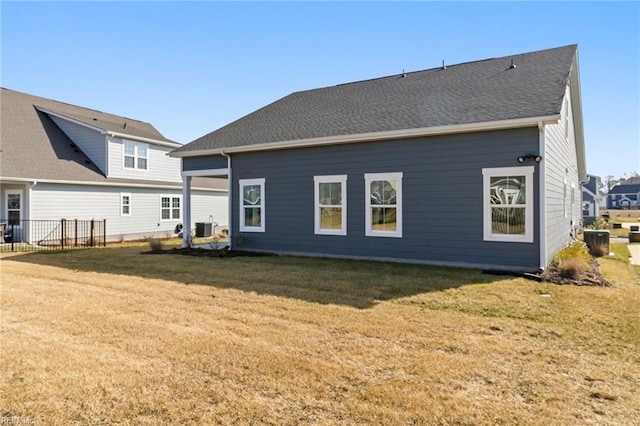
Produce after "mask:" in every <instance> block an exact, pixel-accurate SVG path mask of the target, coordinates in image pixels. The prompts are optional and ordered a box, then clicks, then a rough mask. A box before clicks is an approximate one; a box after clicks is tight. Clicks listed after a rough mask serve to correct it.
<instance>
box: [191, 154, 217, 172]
mask: <svg viewBox="0 0 640 426" xmlns="http://www.w3.org/2000/svg"><path fill="white" fill-rule="evenodd" d="M227 165H228V164H227V159H226V158H225V157H223V156H222V155H205V156H202V157H187V158H183V159H182V171H183V172H191V171H194V170H210V169H226V168H227Z"/></svg>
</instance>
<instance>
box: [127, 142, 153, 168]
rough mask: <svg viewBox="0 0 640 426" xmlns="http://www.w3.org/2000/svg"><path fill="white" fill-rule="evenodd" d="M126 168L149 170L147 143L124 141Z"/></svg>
mask: <svg viewBox="0 0 640 426" xmlns="http://www.w3.org/2000/svg"><path fill="white" fill-rule="evenodd" d="M123 144H124V147H123V149H124V151H123V152H124V168H125V169H139V170H147V165H148V164H147V163H148V152H149V148H148V146H147V144H144V143H136V142H130V141H124V142H123Z"/></svg>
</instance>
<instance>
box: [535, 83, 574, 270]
mask: <svg viewBox="0 0 640 426" xmlns="http://www.w3.org/2000/svg"><path fill="white" fill-rule="evenodd" d="M570 96H571V93H570V90H569V87H568V86H567V90H566V100H565V102H564V104H563V107H562V113H561V114H560V115H561V119H560V122H559V123H558V124H552V125H547V126H546V127H545V142H546V143H545V145H546V147H545V154H544V158H545V162H546V165H545V167H546V188H545V215H546V226H545V229H546V241H547V253H546V263H547V264H548V263H549V262H551V260H552V258H553V255H554V254H555V253H556V252H557V251H558V250H560V249H561V248H562V247H563V246H564V245H565V244H567V242H568V241H570V239H571V234H572V233H575V229H574V228H575V227H576V226H578V225H579V223H578V221H579V220H580V218H581V217H582V203H581V197H582V185H581V183H580V179H579V176H578V170H577V168H576V164H577V159H576V143H575V136H574V129H573V121H572V119H571V117H572V114H573V112H572V111H571V97H570ZM567 109H568V111H567ZM567 117H569V120H567V119H566V118H567ZM567 126H568V128H567V130H566V133H565V127H567ZM565 135H566V136H565ZM565 182H566V185H567V195H566V196H567V197H568V198H569V197H571V186H572V185H573V187H574V188H575V190H574V191H573V194H574V199H573V200H571V199H565V195H564V186H565ZM572 201H573V211H571V206H572ZM565 206H567V207H568V210H567V214H566V216H567V217H565Z"/></svg>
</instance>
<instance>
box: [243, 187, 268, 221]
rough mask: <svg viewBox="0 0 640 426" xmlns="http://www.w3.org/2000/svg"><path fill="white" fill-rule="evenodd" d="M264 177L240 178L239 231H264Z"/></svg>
mask: <svg viewBox="0 0 640 426" xmlns="http://www.w3.org/2000/svg"><path fill="white" fill-rule="evenodd" d="M264 182H265V180H264V179H240V231H244V232H264Z"/></svg>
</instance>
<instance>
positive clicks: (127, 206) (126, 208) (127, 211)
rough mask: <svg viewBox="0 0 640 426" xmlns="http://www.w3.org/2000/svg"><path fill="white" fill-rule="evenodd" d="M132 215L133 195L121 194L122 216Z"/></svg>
mask: <svg viewBox="0 0 640 426" xmlns="http://www.w3.org/2000/svg"><path fill="white" fill-rule="evenodd" d="M129 215H131V194H122V193H121V194H120V216H129Z"/></svg>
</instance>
